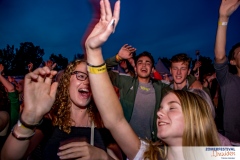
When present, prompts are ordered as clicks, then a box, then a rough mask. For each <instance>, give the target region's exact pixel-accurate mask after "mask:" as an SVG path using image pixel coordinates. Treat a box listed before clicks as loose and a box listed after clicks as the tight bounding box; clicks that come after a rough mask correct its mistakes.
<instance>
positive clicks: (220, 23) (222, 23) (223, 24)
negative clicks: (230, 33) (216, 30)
mask: <svg viewBox="0 0 240 160" xmlns="http://www.w3.org/2000/svg"><path fill="white" fill-rule="evenodd" d="M227 24H228V22H220V21H219V22H218V25H219V26H227Z"/></svg>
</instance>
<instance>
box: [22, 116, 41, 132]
mask: <svg viewBox="0 0 240 160" xmlns="http://www.w3.org/2000/svg"><path fill="white" fill-rule="evenodd" d="M42 121H43V119H41V121H40V122H39V123H37V124H27V123H26V122H24V121H23V119H22V113H21V114H20V116H19V121H18V124H21V125H22V127H25V128H28V129H35V128H36V127H37V126H39V125H40V124H42Z"/></svg>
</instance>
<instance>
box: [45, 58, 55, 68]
mask: <svg viewBox="0 0 240 160" xmlns="http://www.w3.org/2000/svg"><path fill="white" fill-rule="evenodd" d="M56 65H57V64H56V63H53V61H51V60H48V61H46V62H45V66H47V67H48V68H49V69H50V70H52V69H54V68H55V67H56Z"/></svg>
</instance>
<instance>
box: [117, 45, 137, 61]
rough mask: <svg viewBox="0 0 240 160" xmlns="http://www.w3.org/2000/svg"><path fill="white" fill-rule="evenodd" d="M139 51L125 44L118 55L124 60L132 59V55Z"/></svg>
mask: <svg viewBox="0 0 240 160" xmlns="http://www.w3.org/2000/svg"><path fill="white" fill-rule="evenodd" d="M136 50H137V49H136V48H134V47H132V46H130V45H128V44H124V45H123V46H122V48H121V49H120V50H119V51H118V55H119V56H120V57H121V58H122V59H129V58H131V57H132V53H133V52H135V51H136Z"/></svg>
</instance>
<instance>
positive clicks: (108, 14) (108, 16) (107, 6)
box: [103, 0, 112, 22]
mask: <svg viewBox="0 0 240 160" xmlns="http://www.w3.org/2000/svg"><path fill="white" fill-rule="evenodd" d="M103 1H104V8H105V12H106V16H105V18H106V19H105V20H106V21H108V22H109V21H111V20H112V10H111V5H110V3H109V0H103Z"/></svg>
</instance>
